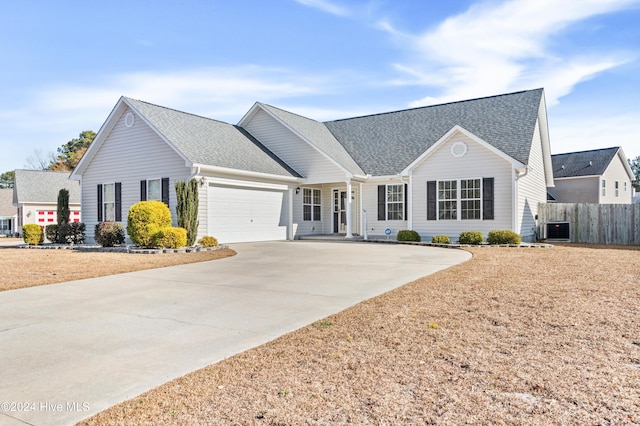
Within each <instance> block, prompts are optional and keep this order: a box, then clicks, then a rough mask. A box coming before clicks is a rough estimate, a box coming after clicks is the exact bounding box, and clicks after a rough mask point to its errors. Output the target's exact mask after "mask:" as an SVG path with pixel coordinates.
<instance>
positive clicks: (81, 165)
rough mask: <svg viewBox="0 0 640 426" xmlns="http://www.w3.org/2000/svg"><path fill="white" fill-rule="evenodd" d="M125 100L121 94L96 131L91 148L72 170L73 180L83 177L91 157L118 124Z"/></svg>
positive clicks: (70, 177)
mask: <svg viewBox="0 0 640 426" xmlns="http://www.w3.org/2000/svg"><path fill="white" fill-rule="evenodd" d="M124 102H125V99H124V96H121V97H120V99H118V102H116V104H115V106H114V107H113V109H112V110H111V112H110V113H109V116H108V117H107V119H106V120H105V122H104V123H103V124H102V126H100V129H99V130H98V132H97V133H96V137H95V138H93V142H91V145H89V148H88V149H87V151H86V152H85V153H84V155H83V156H82V158H81V159H80V161H79V162H78V164H77V165H76V167H75V169H74V170H73V172H71V174H70V175H69V179H71V180H81V179H82V172H84V169H85V168H86V167H87V164H89V162H90V161H91V159H92V158H93V157H94V155H95V153H96V152H98V150H99V149H100V146H101V145H102V143H103V142H104V140H105V139H106V137H107V135H108V134H109V133H110V132H111V130H112V129H113V127H114V126H115V125H116V122H117V121H118V119H117V117H120V115H121V114H122V111H123V110H124V106H123V105H124Z"/></svg>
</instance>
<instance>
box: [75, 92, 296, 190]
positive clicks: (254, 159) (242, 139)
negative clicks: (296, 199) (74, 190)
mask: <svg viewBox="0 0 640 426" xmlns="http://www.w3.org/2000/svg"><path fill="white" fill-rule="evenodd" d="M127 107H128V108H130V109H131V110H132V111H134V112H135V113H136V114H137V115H138V116H139V117H140V118H141V120H142V121H143V122H145V123H146V124H147V125H148V126H149V127H150V128H151V129H152V130H153V131H154V132H155V133H156V134H157V135H158V136H160V138H161V139H162V140H164V141H165V142H166V143H167V144H168V145H169V146H170V147H171V148H172V149H173V150H174V151H175V152H176V153H177V154H178V155H179V156H180V157H182V158H183V159H184V161H185V165H186V166H187V167H202V166H205V167H206V166H210V167H219V168H224V169H229V170H240V171H244V172H248V173H261V174H269V175H275V176H282V177H285V178H298V177H300V174H299V173H297V172H296V171H295V170H293V169H292V168H291V167H290V166H289V165H287V164H285V163H284V162H283V161H282V160H280V159H279V158H278V157H276V156H275V155H274V154H273V153H272V152H271V151H269V150H268V149H267V148H266V147H265V146H264V145H262V144H261V143H260V142H259V141H257V140H256V139H255V138H254V137H253V136H251V135H250V134H249V133H248V132H247V131H246V130H244V129H243V128H241V127H239V126H234V125H232V124H229V123H225V122H222V121H218V120H213V119H210V118H206V117H201V116H198V115H195V114H190V113H186V112H182V111H178V110H175V109H171V108H166V107H163V106H159V105H155V104H151V103H149V102H144V101H140V100H136V99H131V98H127V97H121V98H120V100H119V101H118V103H117V104H116V106H115V107H114V108H113V110H112V111H111V114H110V115H109V117H108V118H107V120H106V121H105V123H104V124H103V126H102V128H101V129H100V130H99V131H98V134H97V135H96V138H95V139H94V142H93V143H92V144H91V146H90V147H89V149H88V150H87V152H86V154H85V155H84V156H83V158H82V159H81V160H80V163H79V164H78V166H77V167H76V169H75V170H74V171H73V173H72V174H71V178H72V179H79V177H80V176H81V175H82V173H83V172H84V169H85V168H86V167H87V165H88V164H89V163H90V162H91V159H92V158H93V156H94V155H95V154H96V152H97V151H98V150H99V148H100V146H101V144H102V143H104V140H105V139H106V138H107V136H108V134H109V133H110V131H111V130H112V129H113V127H114V126H115V124H116V122H117V121H118V119H119V118H120V117H121V115H122V113H123V112H124V111H125V110H126V108H127Z"/></svg>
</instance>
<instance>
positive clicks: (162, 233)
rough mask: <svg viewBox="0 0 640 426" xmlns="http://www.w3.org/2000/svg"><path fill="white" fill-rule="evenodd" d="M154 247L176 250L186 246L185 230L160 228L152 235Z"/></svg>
mask: <svg viewBox="0 0 640 426" xmlns="http://www.w3.org/2000/svg"><path fill="white" fill-rule="evenodd" d="M153 245H154V246H155V247H165V248H172V249H177V248H180V247H184V246H186V245H187V230H186V229H184V228H162V229H160V230H158V232H156V233H155V234H154V235H153Z"/></svg>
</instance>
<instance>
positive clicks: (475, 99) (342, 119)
mask: <svg viewBox="0 0 640 426" xmlns="http://www.w3.org/2000/svg"><path fill="white" fill-rule="evenodd" d="M539 90H544V88H542V87H539V88H537V89H529V90H519V91H517V92H511V93H502V94H500V95H491V96H481V97H478V98H473V99H463V100H460V101H451V102H444V103H441V104H433V105H424V106H419V107H413V108H405V109H399V110H396V111H386V112H378V113H374V114H365V115H360V116H356V117H347V118H340V119H337V120H329V121H325V122H324V123H334V122H338V121H347V120H353V119H356V118H366V117H376V116H380V115H388V114H396V113H400V112H407V111H415V110H419V109H427V108H434V107H441V106H445V105H453V104H460V103H465V102H473V101H480V100H483V99H491V98H499V97H502V96H513V95H519V94H521V93H527V92H535V91H539Z"/></svg>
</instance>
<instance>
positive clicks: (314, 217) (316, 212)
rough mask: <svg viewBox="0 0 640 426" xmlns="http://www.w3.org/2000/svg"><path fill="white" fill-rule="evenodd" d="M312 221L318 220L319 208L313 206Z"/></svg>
mask: <svg viewBox="0 0 640 426" xmlns="http://www.w3.org/2000/svg"><path fill="white" fill-rule="evenodd" d="M313 220H320V206H313Z"/></svg>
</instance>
